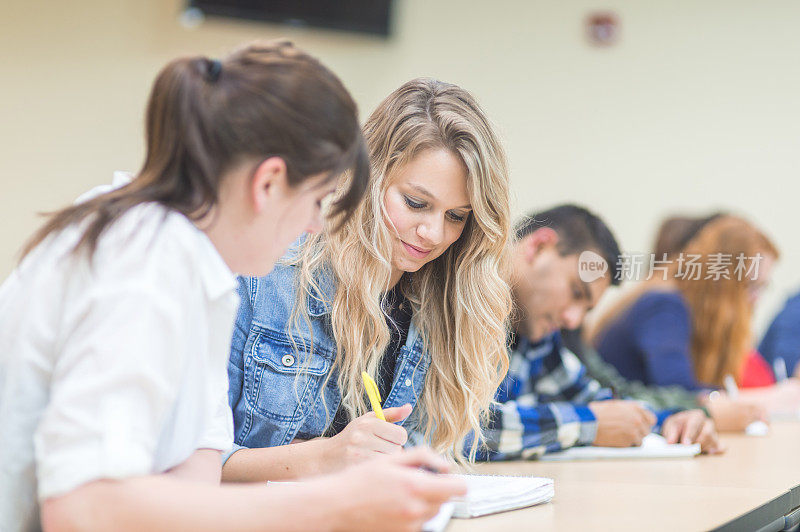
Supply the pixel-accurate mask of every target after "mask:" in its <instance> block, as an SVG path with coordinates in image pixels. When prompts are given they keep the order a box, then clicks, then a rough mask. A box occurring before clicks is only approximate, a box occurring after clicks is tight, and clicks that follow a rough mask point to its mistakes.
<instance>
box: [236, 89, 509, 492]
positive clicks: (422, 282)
mask: <svg viewBox="0 0 800 532" xmlns="http://www.w3.org/2000/svg"><path fill="white" fill-rule="evenodd" d="M364 134H365V138H366V140H367V144H368V149H369V152H370V161H371V167H372V179H371V181H370V183H369V185H368V190H367V195H366V198H365V200H364V201H363V202H362V203H361V205H360V206H359V207H358V208H357V210H356V211H355V213H354V214H353V216H352V217H351V218H349V219H347V220H343V221H342V220H337V219H334V220H333V221H332V222H331V223H333V224H334V225H336V224H338V223H340V222H341V223H342V224H343V226H342V228H341V230H340V231H338V232H330V231H325V232H323V233H322V234H319V235H311V236H309V237H308V239H307V240H305V241H304V242H303V243H302V244H300V246H299V248H297V249H295V250H294V251H293V252H291V253H290V257H291V259H290V260H289V261H288V262H290V263H289V264H285V265H283V266H279V267H277V268H276V269H275V270H274V271H273V273H272V274H270V275H268V276H266V277H261V278H248V279H243V280H242V282H241V285H240V294H241V296H242V306H241V308H240V309H239V315H238V318H237V326H236V327H235V331H234V338H233V345H232V349H231V358H230V363H229V377H230V403H231V406H232V409H233V413H234V425H235V427H234V435H235V441H236V444H237V445H236V447H235V452H234V453H233V454H232V455H229V458H228V459H227V461H226V462H225V466H224V468H223V478H224V479H226V480H237V481H255V480H263V479H279V478H293V477H297V476H305V475H310V474H316V473H322V472H329V471H334V470H338V469H340V468H342V467H344V466H346V465H347V464H350V463H354V462H360V461H362V460H364V459H366V458H368V457H370V456H373V455H375V454H389V453H394V452H397V451H399V450H400V449H401V446H402V445H404V444H405V443H406V441H407V437H408V433H409V432H411V431H413V432H414V433H415V434H420V435H422V436H423V437H424V438H425V439H426V440H427V441H429V442H430V443H431V444H432V445H433V447H434V449H435V450H437V451H439V452H443V453H446V454H450V455H451V456H454V457H461V456H462V453H463V452H464V449H462V448H461V442H462V441H463V439H464V436H465V435H467V434H468V433H470V432H471V431H475V432H476V433H479V432H480V426H481V422H482V421H483V420H484V419H485V414H486V412H487V409H488V407H489V404H490V402H491V400H492V397H493V395H494V393H495V390H496V389H497V386H498V385H499V383H500V381H501V379H502V376H503V375H504V374H505V372H506V369H507V365H508V361H507V351H506V343H505V339H506V332H505V331H506V320H507V317H508V315H509V312H510V308H511V301H510V294H509V288H508V286H507V284H506V282H505V280H504V279H505V273H506V268H507V267H508V238H509V201H508V181H507V169H506V160H505V155H504V152H503V149H502V147H501V145H500V142H499V140H498V138H497V136H496V134H495V133H494V131H493V129H492V126H491V125H490V124H489V122H488V120H487V118H486V116H485V115H484V113H483V111H482V110H481V108H480V107H479V106H478V104H477V103H476V101H475V100H474V98H473V97H472V96H471V95H470V94H469V93H468V92H466V91H464V90H463V89H461V88H459V87H457V86H455V85H451V84H448V83H443V82H440V81H436V80H432V79H417V80H413V81H410V82H408V83H406V84H405V85H403V86H402V87H400V88H399V89H397V90H396V91H395V92H393V93H392V94H390V95H389V96H388V97H387V98H386V99H385V100H384V101H383V102H382V103H381V104H380V105H379V106H378V108H377V109H376V110H375V112H374V113H373V114H372V116H371V117H370V118H369V120H368V121H367V123H366V125H365V126H364ZM362 371H366V372H367V373H369V374H370V375H372V376H373V377H374V378H375V380H376V381H377V382H378V386H379V389H380V392H381V396H382V397H383V399H384V407H385V410H384V413H385V414H386V418H387V421H389V422H390V423H387V422H384V421H381V420H379V419H377V418H376V417H375V415H374V414H373V413H372V412H370V408H369V405H368V404H367V401H366V399H365V394H364V387H363V385H362V381H361V373H362ZM400 422H402V423H400ZM293 442H294V443H295V444H294V445H288V446H287V445H285V444H289V443H293ZM473 447H474V446H473ZM474 451H475V449H474V448H472V449H467V450H466V452H467V454H473V453H474Z"/></svg>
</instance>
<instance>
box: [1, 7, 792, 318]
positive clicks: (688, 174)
mask: <svg viewBox="0 0 800 532" xmlns="http://www.w3.org/2000/svg"><path fill="white" fill-rule="evenodd" d="M181 5H182V2H180V1H179V0H117V1H109V0H81V1H70V2H57V1H55V0H53V1H50V2H44V1H30V2H23V1H13V2H4V5H3V6H2V9H0V46H2V50H3V52H2V59H0V117H1V118H0V155H2V156H0V179H2V186H0V213H2V221H3V223H2V224H0V276H5V275H6V274H7V273H8V272H9V271H10V270H11V268H12V266H13V264H14V257H15V254H16V252H17V250H18V249H19V247H20V245H21V244H22V242H23V241H24V239H25V238H26V236H27V235H28V234H29V233H30V232H31V231H32V230H33V228H34V227H35V225H36V218H35V213H36V212H39V211H43V210H48V209H53V208H56V207H58V206H60V205H62V204H64V203H65V202H69V201H71V200H72V199H73V198H74V197H75V196H76V195H78V194H79V193H80V192H82V191H84V190H85V189H87V188H89V187H91V186H93V185H95V184H98V183H103V182H106V181H108V180H109V179H110V176H111V172H112V171H113V170H114V169H129V170H135V169H137V167H138V165H139V162H140V160H141V157H142V141H141V136H142V127H141V124H142V112H143V107H144V102H145V98H146V94H147V90H148V87H149V84H150V82H151V81H152V79H153V77H154V75H155V73H156V72H157V70H158V69H159V67H160V66H161V65H163V63H164V62H165V61H167V60H168V59H170V58H172V57H173V56H175V55H177V54H183V53H197V52H199V53H206V54H210V55H219V54H222V53H224V51H226V50H228V49H230V48H231V47H233V46H235V45H237V44H238V43H241V42H243V41H247V40H249V39H253V38H258V37H279V36H287V37H290V38H291V39H293V40H294V41H295V42H296V43H297V44H299V45H300V46H302V47H304V48H306V49H308V50H309V51H311V52H313V53H315V54H316V55H318V56H320V57H321V58H322V59H323V60H324V61H325V62H326V63H327V64H328V65H329V66H331V67H332V68H333V69H334V70H335V71H336V72H337V73H339V74H340V76H341V77H342V78H343V80H344V81H345V83H346V84H347V86H348V87H350V89H351V90H352V92H353V93H354V95H355V96H356V98H357V100H358V101H359V103H360V105H361V109H362V114H366V113H368V112H369V111H370V110H371V108H372V107H374V105H375V104H376V103H377V102H378V101H379V100H380V99H381V98H382V97H383V96H385V94H387V93H388V92H389V91H390V90H392V89H393V88H395V87H396V86H397V85H399V84H400V83H401V82H403V81H405V80H407V79H409V78H411V77H415V76H420V75H428V76H436V77H440V78H442V79H445V80H449V81H453V82H456V83H459V84H461V85H463V86H464V87H466V88H468V89H470V90H471V91H473V92H474V93H475V94H476V95H477V96H478V98H479V99H480V100H481V102H482V103H483V105H484V106H485V107H486V109H487V111H488V112H489V114H490V115H491V117H492V118H493V119H494V121H495V122H496V123H497V125H498V127H499V129H500V130H501V132H502V135H503V137H504V138H505V139H506V141H507V147H508V152H509V155H510V158H511V163H512V169H513V173H512V185H513V191H514V194H515V205H514V207H515V212H517V213H519V212H522V211H523V210H525V209H529V208H532V207H536V206H545V205H548V204H552V203H555V202H562V201H574V202H580V203H584V204H586V205H589V206H591V207H592V208H594V209H595V210H597V211H598V212H599V213H600V214H602V215H603V216H605V218H606V219H607V220H608V221H609V222H610V223H611V224H612V226H613V227H614V228H615V229H616V232H617V235H618V237H619V238H620V240H621V241H622V243H623V245H624V246H625V247H626V248H628V249H629V250H632V251H644V250H647V249H648V246H649V243H650V239H651V233H652V231H653V230H654V228H655V226H656V224H657V221H658V219H659V218H660V217H661V216H662V215H664V214H666V213H669V212H673V211H675V210H681V211H688V212H702V211H705V210H708V209H711V208H726V209H732V210H735V211H739V212H742V213H744V214H746V215H748V216H750V217H751V218H752V219H754V220H756V221H757V222H758V223H759V224H761V225H762V226H763V227H764V228H765V229H767V230H768V231H769V232H770V233H771V234H772V235H774V237H775V239H776V240H777V242H778V244H779V245H780V247H781V248H782V250H783V253H784V260H783V261H782V264H781V265H780V267H779V269H778V271H777V275H776V282H775V284H774V285H773V287H772V289H771V290H770V292H769V294H768V295H767V297H766V298H765V301H764V303H763V304H762V305H761V307H762V308H761V311H760V314H759V324H761V325H763V323H764V320H765V319H766V318H767V316H768V314H770V313H771V312H772V311H774V310H775V307H776V306H777V305H779V304H780V302H781V300H782V299H783V298H784V296H785V294H786V292H787V291H788V290H790V289H792V288H793V287H796V286H797V285H800V279H799V278H798V277H799V276H798V274H797V273H796V272H798V270H800V242H799V241H798V239H797V238H796V237H795V227H796V225H797V224H796V220H795V218H794V216H795V213H796V211H797V203H798V201H797V197H798V180H797V172H798V170H797V169H798V168H800V161H798V158H799V156H798V153H800V150H798V147H800V97H798V95H799V94H800V32H798V24H800V3H798V2H795V1H791V0H785V1H762V2H752V1H733V0H716V1H703V0H691V1H677V0H670V1H666V0H661V1H658V2H641V1H638V2H634V1H632V0H628V1H621V0H607V1H606V2H604V3H602V4H600V5H601V7H603V8H605V9H613V10H615V11H616V13H617V14H618V16H619V18H620V20H621V23H622V38H621V41H620V42H619V43H618V44H617V45H616V46H614V47H611V48H608V49H598V48H593V47H591V46H589V45H587V44H586V42H585V40H584V38H583V19H584V17H585V15H586V14H587V13H588V12H589V11H590V10H591V9H594V8H596V7H598V3H597V2H590V1H584V0H568V1H563V0H562V1H556V0H551V1H527V0H518V1H511V0H501V1H494V2H490V1H485V0H396V5H397V10H396V14H397V16H396V18H395V33H394V36H393V37H392V38H391V39H389V40H383V39H379V38H373V37H361V36H353V35H347V34H341V33H336V32H327V31H320V30H298V29H288V28H284V27H280V26H275V25H261V24H250V23H239V22H220V21H207V22H206V23H205V24H204V25H202V26H201V27H199V28H196V29H191V30H188V29H184V28H183V27H181V26H180V25H179V24H178V22H177V19H178V13H179V12H180V8H181Z"/></svg>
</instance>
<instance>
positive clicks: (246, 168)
mask: <svg viewBox="0 0 800 532" xmlns="http://www.w3.org/2000/svg"><path fill="white" fill-rule="evenodd" d="M146 135H147V155H146V158H145V162H144V166H143V167H142V169H141V171H140V172H139V173H138V174H137V175H136V177H135V178H133V180H132V181H130V182H129V183H127V184H125V185H123V186H120V187H118V188H116V189H112V190H106V191H105V192H95V193H94V194H92V195H90V196H89V197H84V198H83V201H80V202H79V203H77V204H75V205H73V206H70V207H67V208H65V209H63V210H61V211H59V212H57V213H55V214H54V215H52V216H51V217H50V219H49V220H48V221H47V222H46V224H45V225H44V227H43V228H42V229H41V230H40V231H39V232H38V233H36V234H35V235H34V236H33V238H32V239H31V241H30V242H29V244H28V246H27V248H26V252H25V254H24V256H23V259H22V260H21V262H20V264H19V266H18V267H17V269H16V270H15V271H14V272H13V273H12V274H11V276H10V278H9V279H8V280H7V281H6V282H5V283H4V284H3V285H2V287H0V530H3V531H4V532H16V531H25V530H36V529H39V528H40V527H44V528H45V529H47V530H55V531H60V530H118V531H120V530H122V531H124V530H148V531H154V530H176V529H185V530H193V531H202V530H209V531H210V530H215V531H216V530H267V529H269V530H276V529H278V530H286V529H289V528H293V529H297V528H305V529H310V530H320V529H323V528H325V529H348V530H353V529H360V530H374V529H376V528H379V527H380V528H383V529H386V528H387V527H388V528H392V527H396V528H398V529H404V530H405V529H407V528H408V527H412V528H413V527H418V526H419V524H420V523H421V522H422V521H423V520H424V519H426V518H428V517H430V516H431V515H432V514H433V513H435V512H436V510H437V508H438V506H439V504H440V503H441V502H442V501H444V500H447V499H448V498H450V497H451V496H452V495H453V494H455V493H459V492H461V491H463V486H461V485H460V484H459V483H458V482H455V481H454V480H452V479H449V480H448V479H446V478H444V477H440V478H437V477H435V476H434V475H430V474H427V473H423V472H421V471H419V470H417V469H416V468H415V467H414V468H412V467H405V466H419V465H428V466H431V467H436V468H438V467H441V466H442V464H441V462H440V461H439V460H438V459H436V458H434V457H433V456H432V455H431V454H430V452H426V451H424V450H420V451H417V452H415V453H409V454H406V455H404V456H401V457H399V458H395V459H392V460H384V461H376V462H373V463H372V464H369V465H367V466H365V467H360V468H353V469H350V470H348V471H345V472H342V473H340V474H338V475H335V476H329V477H327V478H321V479H319V480H314V481H309V482H307V483H304V484H302V485H297V486H288V487H287V486H274V485H273V486H265V485H262V486H256V485H253V486H238V487H226V488H220V487H219V485H218V484H219V481H220V473H221V461H220V454H221V452H223V451H226V450H228V449H229V448H230V446H231V444H232V422H231V412H230V409H229V408H228V405H227V390H228V379H227V374H226V371H225V366H226V362H227V358H228V346H229V343H230V338H231V331H232V328H233V322H234V317H235V313H236V309H237V307H238V298H237V296H236V291H235V288H236V280H235V277H234V272H236V273H242V274H247V275H262V274H265V273H267V272H268V271H270V269H271V268H272V266H273V264H274V262H275V260H276V259H277V258H278V257H280V256H281V254H282V253H283V252H284V251H285V249H286V247H287V246H288V244H289V243H290V242H291V241H293V240H294V239H295V238H297V236H298V235H299V234H300V233H301V232H303V231H311V232H314V231H317V230H319V228H320V226H321V223H322V222H321V215H320V204H321V202H322V200H323V199H324V198H325V197H326V196H327V195H329V194H330V193H332V192H334V191H335V190H336V189H337V186H338V184H339V176H340V174H341V173H342V172H343V171H345V170H349V171H350V173H349V179H348V180H347V181H346V182H343V183H342V185H341V187H339V189H338V196H337V199H336V200H335V201H334V202H333V205H332V214H333V215H334V216H338V217H341V218H343V219H346V218H347V216H348V215H349V213H350V212H352V210H353V209H354V207H355V206H356V205H357V204H358V203H359V201H360V198H361V197H362V195H363V193H364V190H365V186H366V183H367V180H368V178H369V171H368V160H367V152H366V149H365V145H364V141H363V138H362V136H361V132H360V128H359V124H358V119H357V115H356V106H355V104H354V102H353V100H352V98H351V97H350V95H349V93H348V92H347V90H346V89H345V88H344V86H343V85H342V84H341V82H340V81H339V79H338V78H337V77H336V76H335V75H334V74H333V73H331V72H330V71H329V70H328V69H327V68H325V67H324V66H322V65H321V64H320V63H319V62H318V61H316V60H315V59H313V58H312V57H310V56H308V55H306V54H305V53H303V52H301V51H300V50H298V49H296V48H294V47H293V46H291V45H290V44H288V43H273V44H269V43H267V44H255V45H251V46H248V47H246V48H243V49H241V50H239V51H238V52H235V53H234V54H232V55H230V56H229V57H228V58H226V59H224V60H222V61H217V60H211V59H207V58H203V57H190V58H183V59H177V60H175V61H173V62H171V63H170V64H168V65H167V66H166V67H165V68H164V69H163V70H162V71H161V72H160V74H159V75H158V77H157V78H156V81H155V84H154V86H153V89H152V92H151V95H150V100H149V104H148V107H147V117H146ZM308 500H313V501H314V504H313V505H309V504H307V501H308ZM37 501H40V503H41V508H40V506H39V503H37Z"/></svg>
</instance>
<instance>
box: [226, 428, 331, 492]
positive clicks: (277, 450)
mask: <svg viewBox="0 0 800 532" xmlns="http://www.w3.org/2000/svg"><path fill="white" fill-rule="evenodd" d="M326 442H327V439H325V438H316V439H313V440H309V441H305V442H301V443H293V444H290V445H280V446H277V447H264V448H260V449H246V448H243V449H239V450H238V451H236V452H235V453H233V454H232V455H231V456H230V458H228V460H227V461H226V462H225V464H224V465H223V466H222V481H223V482H264V481H267V480H296V479H298V478H301V477H309V476H314V475H320V474H322V473H326V472H329V471H331V470H333V469H334V468H333V467H328V465H327V464H326V460H325V452H326V449H327V447H326Z"/></svg>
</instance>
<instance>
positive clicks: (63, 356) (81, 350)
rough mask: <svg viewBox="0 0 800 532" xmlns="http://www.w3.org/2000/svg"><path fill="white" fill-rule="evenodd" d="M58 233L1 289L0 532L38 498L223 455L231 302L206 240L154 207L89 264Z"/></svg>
mask: <svg viewBox="0 0 800 532" xmlns="http://www.w3.org/2000/svg"><path fill="white" fill-rule="evenodd" d="M80 235H81V231H79V229H78V228H77V227H69V228H67V229H65V230H63V231H61V232H59V233H57V234H55V235H51V236H50V237H49V238H48V239H47V240H45V241H44V242H43V243H42V244H40V245H39V246H38V247H37V248H36V249H34V250H33V251H32V252H31V253H30V254H29V255H28V256H27V257H26V258H25V259H24V261H23V262H22V263H21V264H20V266H19V267H18V268H17V269H16V270H15V271H14V272H13V273H12V274H11V276H10V277H9V278H8V279H7V280H6V282H5V283H3V285H2V286H0V530H2V531H3V532H10V531H17V530H31V529H36V528H38V526H39V507H38V503H37V498H38V500H44V499H47V498H49V497H53V496H57V495H61V494H64V493H67V492H69V491H71V490H73V489H75V488H77V487H79V486H80V485H82V484H84V483H86V482H90V481H93V480H98V479H121V478H128V477H133V476H139V475H147V474H153V473H160V472H164V471H166V470H168V469H170V468H172V467H174V466H176V465H178V464H180V463H182V462H183V461H184V460H186V459H187V458H188V457H189V456H190V455H191V454H192V453H193V452H194V451H195V450H197V449H200V448H210V449H219V450H221V451H226V450H227V449H228V448H229V447H230V446H231V444H232V431H233V426H232V420H231V413H230V409H229V407H228V400H227V391H228V379H227V369H226V368H227V360H228V353H229V350H230V339H231V334H232V328H233V322H234V318H235V313H236V310H237V308H238V303H239V301H238V296H237V295H236V292H235V286H236V281H235V277H234V275H233V274H232V273H231V271H230V270H229V269H228V267H227V265H226V264H225V263H224V262H223V260H222V258H221V257H220V255H219V253H218V252H217V250H216V248H215V247H214V245H213V244H212V243H211V241H210V240H209V239H208V238H207V237H206V235H205V234H204V233H203V232H202V231H200V230H199V229H197V228H196V227H195V225H194V224H193V223H192V222H191V221H190V220H188V219H187V218H186V217H184V216H183V215H181V214H179V213H176V212H173V211H168V210H167V209H165V208H164V207H162V206H160V205H157V204H144V205H140V206H137V207H135V208H133V209H131V210H130V211H129V212H128V213H126V214H125V215H124V216H123V217H122V218H121V219H120V220H119V221H118V222H117V223H115V224H113V225H112V226H110V227H109V228H108V229H107V230H106V232H105V233H104V234H103V235H102V237H101V238H100V241H99V243H98V247H97V250H96V252H95V254H94V257H93V259H92V262H91V264H90V262H89V261H88V259H87V258H86V255H85V254H81V255H74V254H70V250H71V249H72V248H73V246H74V245H75V243H76V242H77V239H78V238H79V236H80Z"/></svg>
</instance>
